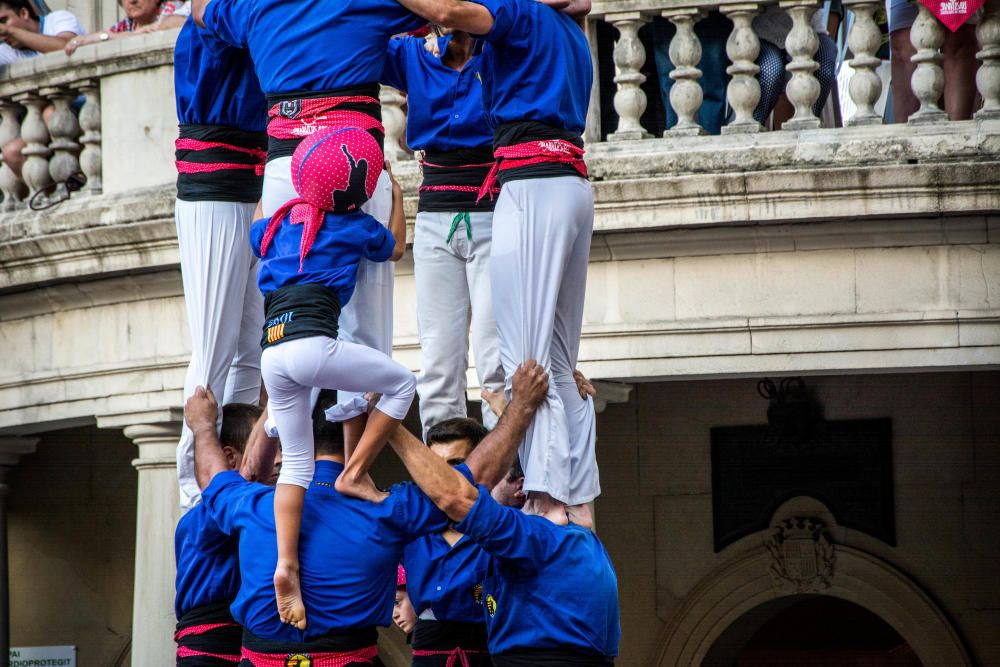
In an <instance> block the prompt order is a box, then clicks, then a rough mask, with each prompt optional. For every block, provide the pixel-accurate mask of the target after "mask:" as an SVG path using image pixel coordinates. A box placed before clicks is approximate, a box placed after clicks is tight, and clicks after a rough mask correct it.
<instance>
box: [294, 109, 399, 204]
mask: <svg viewBox="0 0 1000 667" xmlns="http://www.w3.org/2000/svg"><path fill="white" fill-rule="evenodd" d="M382 162H383V157H382V149H381V148H379V145H378V142H377V141H376V140H375V138H374V137H373V136H372V135H371V134H370V133H369V132H367V131H365V130H362V129H359V128H356V127H328V128H324V129H321V130H319V131H317V132H315V133H313V134H311V135H309V136H308V137H306V138H305V139H303V140H302V143H300V144H299V146H298V148H296V149H295V154H294V155H292V185H293V186H294V187H295V191H296V192H298V193H299V197H301V198H302V199H303V200H305V201H306V202H308V203H309V204H312V205H313V206H315V207H316V208H318V209H320V210H323V211H338V212H346V211H353V210H354V209H356V208H359V207H360V206H361V205H362V204H364V203H365V202H366V201H368V200H369V199H370V198H371V196H372V193H373V192H375V184H376V183H378V177H379V174H380V173H381V171H382Z"/></svg>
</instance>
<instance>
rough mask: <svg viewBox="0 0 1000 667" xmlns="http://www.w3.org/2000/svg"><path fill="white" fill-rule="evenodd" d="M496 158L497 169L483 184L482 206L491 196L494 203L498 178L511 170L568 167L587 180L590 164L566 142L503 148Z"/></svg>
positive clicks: (576, 149)
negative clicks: (538, 165)
mask: <svg viewBox="0 0 1000 667" xmlns="http://www.w3.org/2000/svg"><path fill="white" fill-rule="evenodd" d="M493 156H494V157H495V158H496V159H497V161H496V162H494V163H493V168H492V169H490V173H489V174H488V175H487V176H486V180H485V181H483V186H482V187H481V188H479V197H478V198H477V199H476V203H478V202H479V200H481V199H482V198H483V197H485V196H486V195H487V194H489V195H490V198H491V199H492V197H493V195H492V191H493V190H494V184H495V183H496V180H497V174H498V173H500V172H501V171H506V170H508V169H517V168H518V167H527V166H529V165H532V164H546V163H555V164H568V165H571V166H572V167H573V168H574V169H576V170H577V171H578V172H580V175H581V176H583V177H584V178H586V177H587V163H586V162H584V161H583V149H582V148H580V147H579V146H577V145H576V144H574V143H572V142H570V141H566V140H565V139H543V140H541V141H526V142H524V143H523V144H514V145H512V146H501V147H500V148H498V149H496V150H495V151H493Z"/></svg>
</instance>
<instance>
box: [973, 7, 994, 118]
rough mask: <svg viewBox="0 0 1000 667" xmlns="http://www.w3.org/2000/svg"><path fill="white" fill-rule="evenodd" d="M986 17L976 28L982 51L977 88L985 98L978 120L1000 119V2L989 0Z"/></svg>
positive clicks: (978, 113)
mask: <svg viewBox="0 0 1000 667" xmlns="http://www.w3.org/2000/svg"><path fill="white" fill-rule="evenodd" d="M984 11H985V15H984V16H983V19H982V21H980V22H979V26H977V27H976V37H978V38H979V48H980V51H979V52H978V53H977V54H976V58H978V59H979V60H981V61H982V63H983V64H982V65H981V66H980V67H979V71H978V72H976V87H977V88H978V89H979V94H980V95H982V96H983V108H982V109H980V110H979V111H977V112H976V116H975V117H976V120H993V119H996V118H1000V2H998V1H997V0H989V1H988V2H987V3H986V5H985V7H984Z"/></svg>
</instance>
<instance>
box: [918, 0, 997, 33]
mask: <svg viewBox="0 0 1000 667" xmlns="http://www.w3.org/2000/svg"><path fill="white" fill-rule="evenodd" d="M920 3H921V4H922V5H923V6H924V7H926V8H927V9H929V10H931V13H932V14H934V16H936V17H937V19H938V21H940V22H941V23H943V24H944V26H945V27H946V28H948V30H951V31H952V32H955V31H956V30H958V29H959V28H961V27H962V25H963V24H965V22H966V21H968V20H969V19H970V18H972V15H973V14H975V13H976V12H978V11H979V8H980V7H982V6H983V4H984V3H985V0H920Z"/></svg>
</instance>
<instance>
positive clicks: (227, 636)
mask: <svg viewBox="0 0 1000 667" xmlns="http://www.w3.org/2000/svg"><path fill="white" fill-rule="evenodd" d="M216 623H226V624H227V625H225V626H223V627H220V628H214V629H211V630H208V631H205V632H199V633H198V634H189V635H186V636H184V637H180V636H179V635H180V634H181V633H182V632H183V631H184V630H187V629H189V628H196V627H197V626H201V625H213V624H216ZM242 635H243V628H241V627H240V626H239V625H237V624H236V621H234V620H233V617H232V615H231V614H230V613H229V603H228V602H219V603H216V604H210V605H204V606H201V607H195V608H194V609H192V610H190V611H189V612H187V613H186V614H184V615H183V616H181V618H180V620H178V621H177V633H176V635H175V638H176V642H177V648H178V649H190V650H191V651H195V652H198V653H208V654H213V655H215V656H235V657H236V658H237V660H226V659H224V658H219V657H213V655H186V656H185V657H181V656H180V655H178V656H177V666H178V667H233V665H236V664H237V663H238V659H239V655H240V642H241V638H242Z"/></svg>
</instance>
